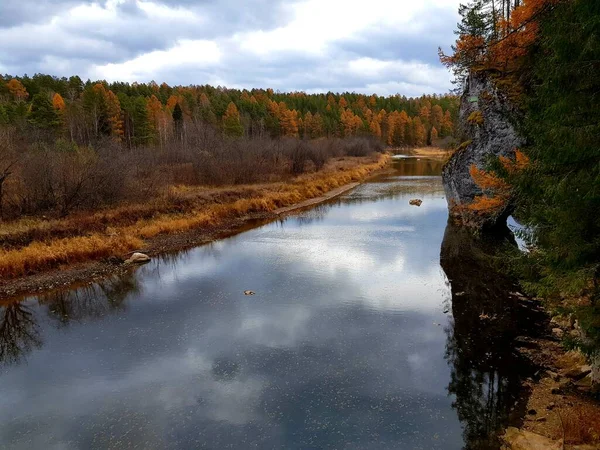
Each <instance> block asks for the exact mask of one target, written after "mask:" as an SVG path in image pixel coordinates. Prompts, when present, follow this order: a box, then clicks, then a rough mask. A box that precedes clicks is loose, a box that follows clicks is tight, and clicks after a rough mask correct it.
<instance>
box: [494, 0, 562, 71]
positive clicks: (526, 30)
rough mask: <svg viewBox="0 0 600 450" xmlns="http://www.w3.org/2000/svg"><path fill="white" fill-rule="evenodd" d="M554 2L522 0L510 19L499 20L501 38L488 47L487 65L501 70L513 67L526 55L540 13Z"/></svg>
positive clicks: (554, 1) (536, 30)
mask: <svg viewBox="0 0 600 450" xmlns="http://www.w3.org/2000/svg"><path fill="white" fill-rule="evenodd" d="M556 2H557V0H524V1H523V3H522V4H521V5H520V6H517V7H516V8H515V9H514V10H513V12H512V14H511V16H510V20H506V19H504V20H501V21H500V22H499V23H498V28H499V32H500V36H502V38H501V39H499V40H498V42H495V43H493V45H492V46H491V47H490V52H489V53H490V55H489V65H490V66H491V67H495V68H497V69H501V70H502V69H504V70H512V69H514V67H512V65H513V64H515V63H516V62H517V60H518V59H520V58H522V57H523V56H525V55H527V52H528V51H529V48H530V47H531V45H532V44H534V43H535V40H536V38H537V36H538V31H539V25H538V23H537V18H538V17H539V15H540V13H541V12H542V11H543V10H544V8H546V7H548V6H549V5H551V4H553V3H556Z"/></svg>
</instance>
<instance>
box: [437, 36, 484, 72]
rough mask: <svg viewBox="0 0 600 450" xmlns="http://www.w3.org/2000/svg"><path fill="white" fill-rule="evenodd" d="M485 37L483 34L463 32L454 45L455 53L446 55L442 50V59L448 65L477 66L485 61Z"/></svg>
mask: <svg viewBox="0 0 600 450" xmlns="http://www.w3.org/2000/svg"><path fill="white" fill-rule="evenodd" d="M485 45H486V43H485V39H484V38H483V37H482V36H472V35H470V34H462V35H460V36H459V38H458V39H457V40H456V45H455V46H454V47H453V49H454V54H453V55H446V54H445V53H443V52H441V51H440V61H441V62H442V64H444V65H445V66H447V67H453V66H469V67H472V68H475V66H478V65H480V64H482V63H483V56H484V50H485Z"/></svg>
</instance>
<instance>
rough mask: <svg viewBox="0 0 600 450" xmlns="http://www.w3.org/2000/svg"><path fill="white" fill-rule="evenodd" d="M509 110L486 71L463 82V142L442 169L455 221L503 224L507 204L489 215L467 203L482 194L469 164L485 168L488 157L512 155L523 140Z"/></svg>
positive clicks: (480, 225)
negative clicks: (476, 211)
mask: <svg viewBox="0 0 600 450" xmlns="http://www.w3.org/2000/svg"><path fill="white" fill-rule="evenodd" d="M512 112H513V111H512V109H511V107H510V105H509V103H508V102H507V101H506V99H505V98H504V97H503V96H502V94H501V93H500V92H499V91H498V90H497V89H496V87H495V86H494V85H493V83H492V82H491V80H490V79H489V78H488V77H487V75H485V74H473V75H471V76H469V78H468V79H467V81H466V83H465V87H464V93H463V96H462V98H461V105H460V115H459V135H460V136H461V140H462V141H463V143H462V144H461V145H460V146H459V148H458V150H457V151H456V152H455V153H454V154H453V155H452V157H451V158H450V160H449V161H448V162H447V163H446V165H445V166H444V169H443V173H442V177H443V182H444V189H445V191H446V199H447V201H448V206H449V209H450V214H451V216H452V218H453V220H454V221H455V222H456V223H459V224H462V225H466V226H469V227H472V228H476V229H484V228H490V227H494V226H496V225H501V224H504V223H505V221H506V218H507V217H508V215H509V214H510V204H507V205H506V206H505V207H504V208H502V209H500V210H497V211H494V212H493V213H489V214H483V215H482V214H473V213H472V212H470V210H469V209H468V208H466V206H468V205H469V204H471V203H472V201H473V199H474V198H475V197H476V196H478V195H481V194H482V190H481V189H480V188H479V187H478V186H477V185H476V184H475V182H474V181H473V178H472V177H471V175H470V174H469V170H470V168H471V166H472V165H475V166H476V167H477V168H478V169H486V167H487V165H488V163H489V160H490V158H492V157H498V156H508V157H512V156H513V155H514V150H515V149H516V148H518V147H520V146H521V145H522V143H523V141H522V139H521V138H520V137H519V135H518V133H517V132H516V130H515V128H514V126H513V125H512V124H511V122H510V121H509V119H508V117H509V115H511V113H512Z"/></svg>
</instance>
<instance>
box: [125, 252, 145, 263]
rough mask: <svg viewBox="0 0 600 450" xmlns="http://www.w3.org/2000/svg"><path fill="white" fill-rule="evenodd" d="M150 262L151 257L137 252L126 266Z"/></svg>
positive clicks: (126, 261) (127, 261)
mask: <svg viewBox="0 0 600 450" xmlns="http://www.w3.org/2000/svg"><path fill="white" fill-rule="evenodd" d="M148 261H150V257H149V256H148V255H146V254H144V253H139V252H136V253H134V254H132V255H131V256H130V257H129V259H127V260H125V264H143V263H146V262H148Z"/></svg>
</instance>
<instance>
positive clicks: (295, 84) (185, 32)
mask: <svg viewBox="0 0 600 450" xmlns="http://www.w3.org/2000/svg"><path fill="white" fill-rule="evenodd" d="M459 1H460V0H369V1H364V0H362V1H355V0H144V1H142V0H98V1H92V0H0V42H2V45H1V46H0V73H9V74H12V75H23V74H25V73H27V74H29V75H33V74H34V73H36V72H41V73H49V74H53V75H58V76H69V75H72V74H78V75H80V76H81V77H82V78H84V79H87V78H91V79H106V80H109V81H115V80H121V81H140V82H142V81H144V82H145V81H150V80H155V81H157V82H158V83H160V82H162V81H166V82H167V83H169V84H183V85H186V84H212V85H222V86H227V87H234V88H253V87H271V88H273V89H275V90H281V91H289V90H303V91H306V92H326V91H329V90H332V91H337V92H339V91H356V92H363V93H373V92H375V93H378V94H381V95H391V94H395V93H401V94H404V95H420V94H423V93H445V92H447V91H448V90H449V89H450V88H451V84H450V75H449V74H448V72H447V71H446V70H445V69H444V68H443V67H442V66H441V65H440V63H439V62H438V59H437V48H438V46H440V45H441V46H442V47H444V48H448V47H449V45H450V44H451V43H452V42H453V40H454V39H453V38H454V36H453V29H454V25H455V24H456V22H457V12H456V11H457V8H458V3H459Z"/></svg>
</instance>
